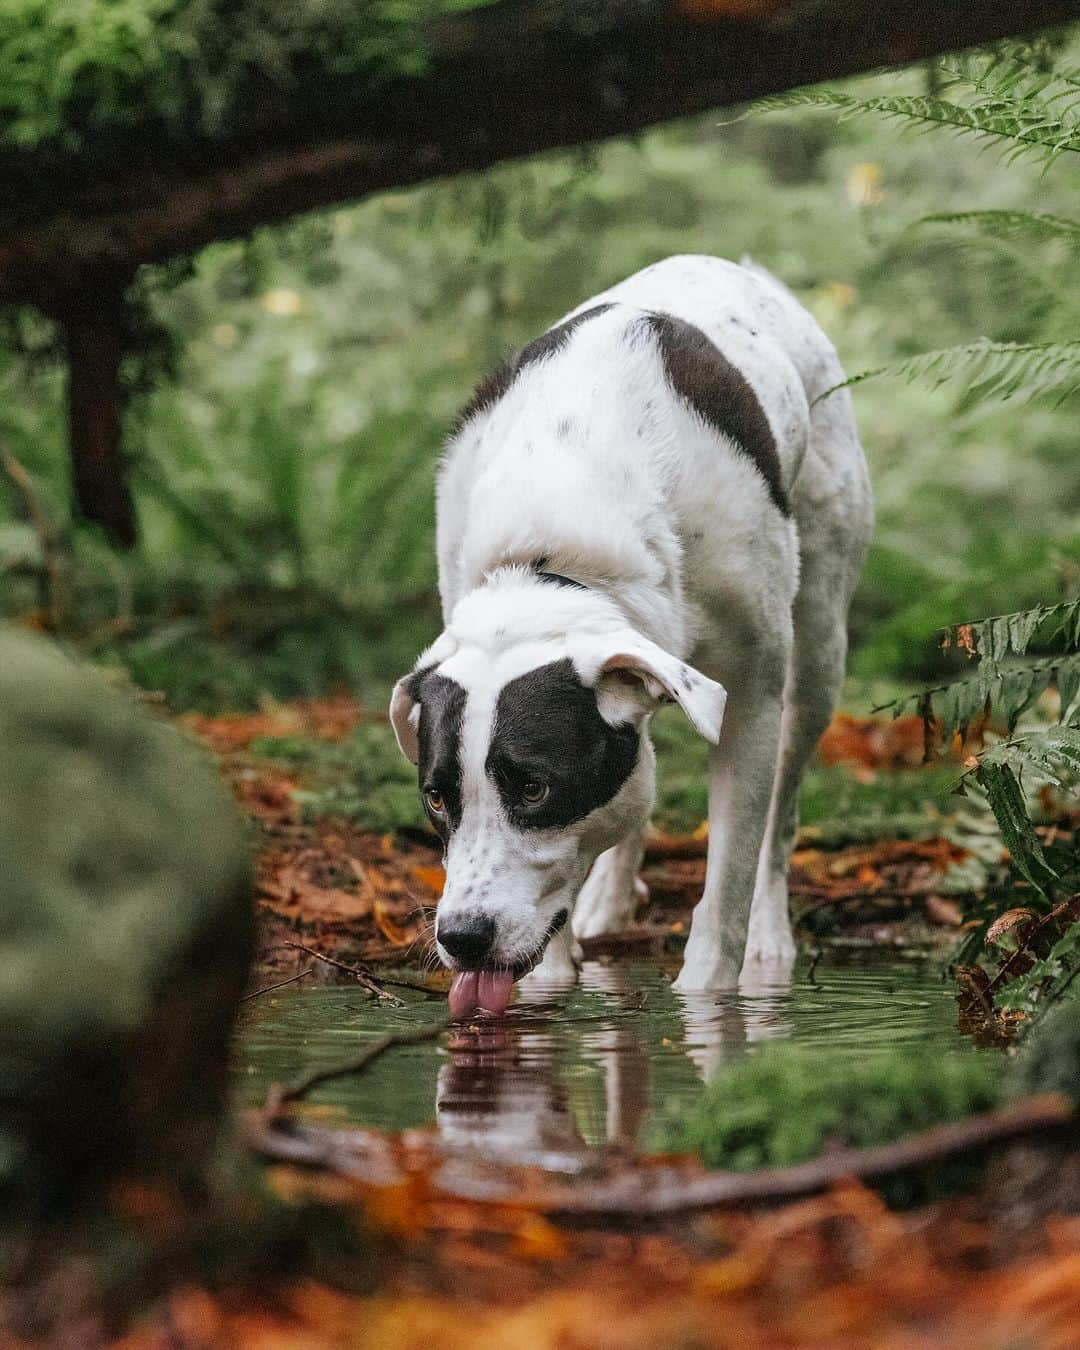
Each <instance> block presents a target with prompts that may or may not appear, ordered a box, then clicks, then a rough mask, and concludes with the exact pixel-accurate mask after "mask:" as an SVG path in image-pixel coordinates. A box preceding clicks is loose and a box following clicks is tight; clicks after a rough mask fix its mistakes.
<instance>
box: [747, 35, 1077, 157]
mask: <svg viewBox="0 0 1080 1350" xmlns="http://www.w3.org/2000/svg"><path fill="white" fill-rule="evenodd" d="M1048 55H1049V54H1048V52H1047V50H1046V46H1045V44H1031V43H1022V42H1007V43H1002V44H1001V45H1000V46H999V47H998V49H997V50H995V51H992V52H988V53H983V54H979V55H975V56H957V57H949V58H946V59H945V60H943V61H942V62H941V63H940V66H939V69H938V72H937V75H938V80H939V82H940V83H941V85H942V92H940V93H924V94H881V95H874V96H872V97H870V98H861V97H859V96H858V95H854V94H851V93H848V92H847V91H846V90H844V89H838V88H832V89H830V88H814V89H796V90H794V91H792V92H790V93H785V94H777V95H775V96H773V97H771V98H766V99H762V100H760V101H759V102H758V103H756V104H755V105H754V106H755V108H756V109H757V110H759V111H770V110H775V109H778V108H783V109H790V108H794V107H807V106H808V107H813V108H827V109H830V110H831V111H833V112H837V113H839V114H840V116H841V117H842V118H851V117H859V116H863V115H866V114H877V115H878V116H881V117H885V118H888V119H891V120H894V121H898V122H900V123H902V124H904V125H907V126H911V127H914V128H917V129H919V130H923V131H933V130H938V129H946V130H950V131H952V132H954V133H955V134H957V135H959V136H973V137H975V138H976V139H979V140H985V141H993V142H1001V141H1004V142H1006V143H1007V146H1008V149H1007V152H1006V158H1007V160H1008V161H1009V162H1010V163H1011V162H1015V160H1017V159H1020V158H1022V157H1024V156H1030V157H1034V158H1036V159H1038V160H1039V161H1040V162H1041V163H1042V164H1044V165H1049V164H1052V163H1053V161H1054V160H1055V159H1057V158H1058V156H1059V155H1062V154H1065V153H1066V152H1070V153H1074V154H1075V153H1077V152H1080V70H1078V69H1075V68H1073V67H1071V66H1069V65H1061V66H1059V67H1057V68H1055V67H1054V66H1053V65H1049V66H1048V64H1047V60H1048ZM950 92H951V93H954V94H955V95H956V97H954V98H948V97H945V95H946V94H948V93H950Z"/></svg>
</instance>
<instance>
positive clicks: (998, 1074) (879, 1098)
mask: <svg viewBox="0 0 1080 1350" xmlns="http://www.w3.org/2000/svg"><path fill="white" fill-rule="evenodd" d="M1002 1079H1003V1073H1002V1066H1001V1063H1000V1061H999V1060H998V1059H996V1058H994V1057H992V1056H990V1055H981V1054H960V1055H950V1054H947V1053H941V1052H939V1053H937V1054H928V1053H927V1052H926V1051H925V1050H923V1049H911V1048H905V1049H902V1050H896V1051H892V1052H890V1053H888V1054H884V1055H881V1056H877V1057H874V1058H868V1059H865V1060H863V1061H861V1062H860V1061H856V1060H853V1059H852V1058H851V1056H850V1055H835V1056H832V1055H829V1054H828V1052H824V1053H823V1052H821V1051H818V1050H814V1051H808V1050H806V1049H803V1048H801V1047H799V1046H798V1045H793V1044H780V1043H777V1044H770V1045H765V1046H763V1047H762V1048H761V1049H760V1050H759V1051H758V1052H757V1053H755V1054H751V1055H748V1056H747V1057H746V1058H745V1059H742V1060H740V1061H738V1062H737V1063H735V1064H732V1065H730V1066H729V1067H728V1068H726V1069H724V1070H722V1071H721V1073H720V1074H719V1075H718V1076H717V1077H716V1078H715V1079H714V1080H713V1081H712V1082H711V1083H710V1084H709V1085H708V1087H706V1088H705V1089H704V1091H703V1092H702V1093H701V1095H700V1096H699V1097H698V1098H697V1099H696V1100H695V1101H694V1102H693V1103H691V1104H690V1105H689V1106H688V1107H686V1108H685V1109H683V1110H682V1111H680V1112H679V1113H678V1114H676V1115H674V1116H672V1118H671V1119H670V1120H669V1121H668V1122H667V1123H666V1125H665V1126H664V1127H663V1128H662V1130H661V1132H660V1136H659V1138H658V1140H657V1143H658V1144H659V1145H660V1146H661V1147H663V1148H667V1149H672V1150H676V1151H679V1152H688V1151H689V1152H694V1153H697V1154H699V1155H700V1156H701V1158H702V1159H703V1161H704V1162H705V1163H706V1164H707V1165H708V1166H709V1167H719V1168H726V1169H732V1170H734V1171H740V1172H745V1171H753V1170H754V1169H756V1168H762V1167H788V1166H792V1165H794V1164H796V1163H802V1162H806V1161H808V1160H809V1159H811V1158H815V1157H817V1156H818V1155H819V1154H820V1153H822V1152H824V1151H825V1150H826V1149H828V1148H834V1147H839V1146H852V1147H865V1146H869V1145H872V1144H884V1143H888V1142H890V1141H891V1140H895V1139H899V1138H900V1137H901V1136H903V1135H905V1134H908V1133H911V1132H912V1131H915V1130H922V1129H926V1128H928V1127H929V1126H931V1125H937V1124H940V1123H942V1122H943V1121H950V1120H960V1119H962V1118H963V1117H964V1116H967V1115H969V1114H971V1113H972V1112H973V1111H980V1110H986V1109H988V1108H989V1107H992V1106H994V1105H995V1104H996V1103H997V1101H998V1100H999V1098H1000V1096H1001V1086H1000V1085H1001V1082H1002Z"/></svg>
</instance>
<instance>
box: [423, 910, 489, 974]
mask: <svg viewBox="0 0 1080 1350" xmlns="http://www.w3.org/2000/svg"><path fill="white" fill-rule="evenodd" d="M437 936H438V939H439V941H440V942H441V943H442V945H443V946H444V947H445V948H446V950H447V951H448V952H449V953H450V955H451V956H454V957H456V958H457V959H458V960H459V961H460V962H461V963H462V964H463V965H466V966H479V965H482V964H483V962H484V960H485V958H486V957H487V956H488V954H489V953H490V951H491V948H492V946H493V945H494V942H495V920H494V919H485V918H484V917H483V916H482V915H479V914H477V915H473V916H471V917H469V918H464V917H463V918H460V919H458V918H454V919H449V920H447V922H446V923H440V924H439V926H438V933H437Z"/></svg>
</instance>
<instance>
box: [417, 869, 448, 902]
mask: <svg viewBox="0 0 1080 1350" xmlns="http://www.w3.org/2000/svg"><path fill="white" fill-rule="evenodd" d="M412 874H413V876H414V877H415V878H416V879H417V881H418V882H419V883H420V884H421V886H426V887H427V888H428V890H429V891H434V892H435V894H436V895H442V893H443V887H444V886H445V885H446V873H445V872H444V871H443V869H442V868H441V867H438V866H434V865H433V866H431V867H414V868H413V869H412Z"/></svg>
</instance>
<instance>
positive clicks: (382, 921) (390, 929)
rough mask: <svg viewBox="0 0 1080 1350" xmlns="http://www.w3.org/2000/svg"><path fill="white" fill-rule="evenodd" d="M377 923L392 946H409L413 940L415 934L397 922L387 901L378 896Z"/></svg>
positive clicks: (376, 904) (376, 898) (376, 901)
mask: <svg viewBox="0 0 1080 1350" xmlns="http://www.w3.org/2000/svg"><path fill="white" fill-rule="evenodd" d="M375 923H376V925H377V927H378V929H379V932H380V933H381V934H382V935H383V937H384V938H386V940H387V942H389V943H390V945H391V946H392V947H407V946H408V945H409V943H410V942H412V940H413V937H414V934H413V933H411V932H409V931H407V930H406V929H404V928H402V927H401V926H400V925H399V924H398V923H397V922H395V920H394V918H393V916H392V915H391V914H390V912H389V911H388V910H387V908H386V905H385V903H384V902H383V901H382V900H381V899H380V898H379V897H378V896H376V897H375Z"/></svg>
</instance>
